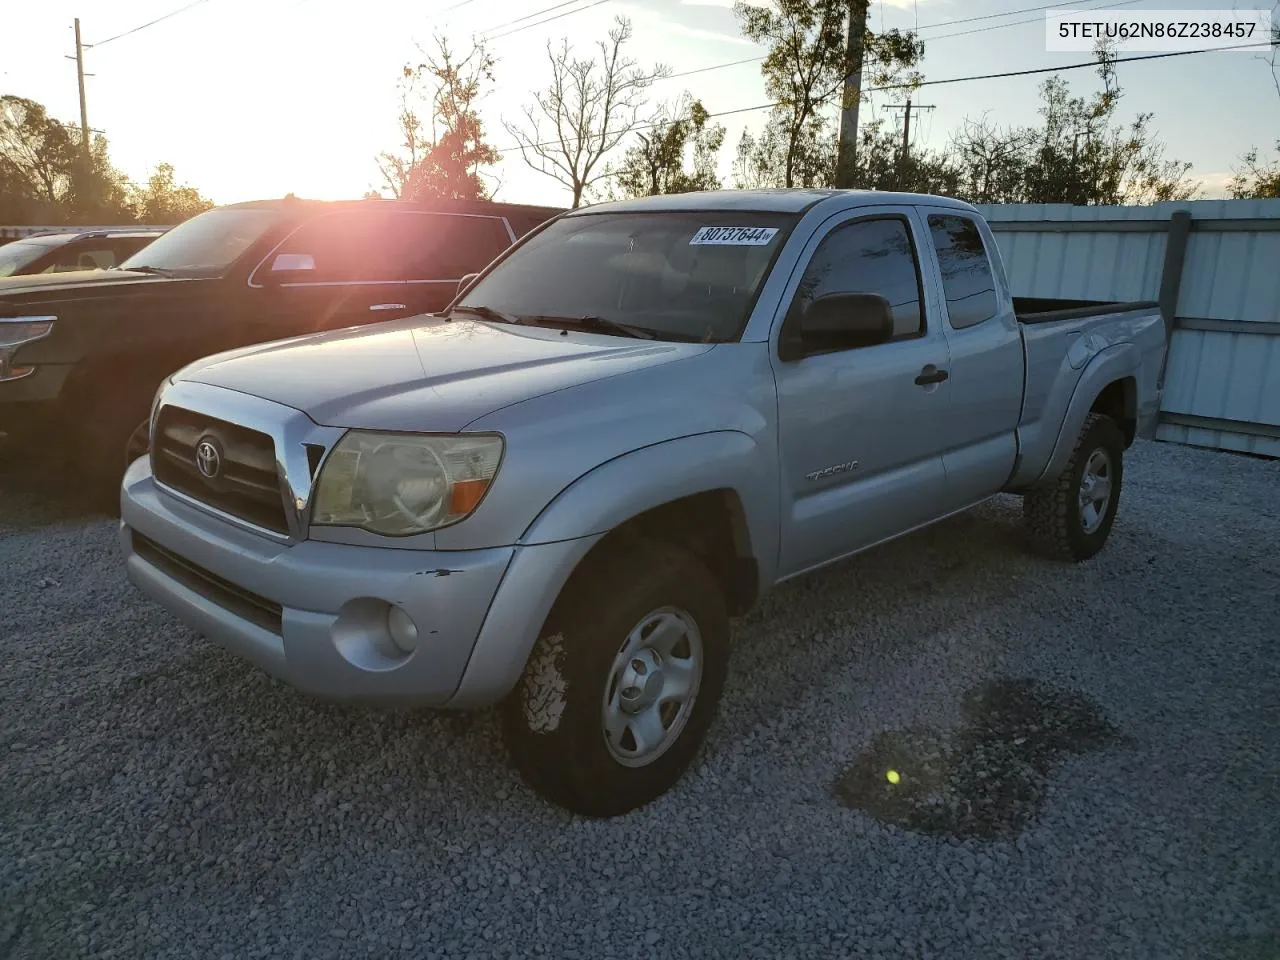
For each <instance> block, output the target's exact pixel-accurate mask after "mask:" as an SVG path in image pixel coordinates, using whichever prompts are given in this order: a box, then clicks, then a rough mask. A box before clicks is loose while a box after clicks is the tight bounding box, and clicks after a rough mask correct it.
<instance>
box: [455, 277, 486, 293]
mask: <svg viewBox="0 0 1280 960" xmlns="http://www.w3.org/2000/svg"><path fill="white" fill-rule="evenodd" d="M478 276H480V274H478V273H468V274H467V275H466V276H465V277H463V278H462V279H461V280H459V281H458V290H457V292H456V293H455V294H454V296H455V297H460V296H462V292H463V291H464V290H466V289H467V287H469V286H471V284H473V283H474V282H475V279H476V277H478Z"/></svg>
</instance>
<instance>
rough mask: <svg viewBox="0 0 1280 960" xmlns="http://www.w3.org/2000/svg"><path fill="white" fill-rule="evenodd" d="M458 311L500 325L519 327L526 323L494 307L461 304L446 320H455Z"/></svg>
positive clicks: (451, 311)
mask: <svg viewBox="0 0 1280 960" xmlns="http://www.w3.org/2000/svg"><path fill="white" fill-rule="evenodd" d="M457 311H462V312H464V313H472V314H475V315H476V316H477V317H479V318H480V319H481V320H496V321H497V322H498V323H514V324H516V325H517V326H519V325H520V324H522V323H524V319H523V318H521V317H517V316H516V315H515V314H513V313H503V312H502V311H501V310H495V309H493V307H486V306H483V305H482V306H478V307H473V306H471V305H470V304H467V303H463V304H459V305H458V306H456V307H454V308H453V309H452V310H450V311H449V314H448V316H446V317H445V319H446V320H451V319H453V314H454V313H455V312H457Z"/></svg>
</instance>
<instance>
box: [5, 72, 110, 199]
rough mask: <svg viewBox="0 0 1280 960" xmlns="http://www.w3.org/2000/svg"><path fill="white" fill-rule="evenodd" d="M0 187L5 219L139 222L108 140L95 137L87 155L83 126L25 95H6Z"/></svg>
mask: <svg viewBox="0 0 1280 960" xmlns="http://www.w3.org/2000/svg"><path fill="white" fill-rule="evenodd" d="M86 161H87V162H86ZM0 186H3V190H0V213H2V214H3V216H0V219H4V220H6V221H9V222H17V223H128V222H130V221H132V220H133V209H132V207H131V205H130V189H131V188H130V184H129V181H128V178H126V177H125V176H124V175H123V174H122V173H121V172H120V171H119V170H117V169H116V168H115V166H114V165H113V164H112V162H111V157H110V149H109V145H108V143H107V139H106V138H105V137H104V136H102V135H100V134H99V135H96V136H94V137H93V138H92V140H91V141H90V144H89V150H88V155H87V157H86V153H85V151H84V150H83V149H82V148H81V134H80V130H79V128H78V127H75V126H72V125H71V124H66V123H63V122H61V121H59V120H56V119H54V118H53V117H51V116H49V113H48V111H47V110H46V109H45V108H44V107H43V106H42V105H41V104H39V103H37V102H35V101H34V100H29V99H27V98H25V97H16V96H12V95H7V96H0Z"/></svg>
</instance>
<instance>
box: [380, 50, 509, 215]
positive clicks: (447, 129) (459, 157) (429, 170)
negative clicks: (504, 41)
mask: <svg viewBox="0 0 1280 960" xmlns="http://www.w3.org/2000/svg"><path fill="white" fill-rule="evenodd" d="M435 44H436V50H435V52H434V53H433V54H432V55H430V56H428V57H427V58H426V60H425V61H424V62H422V63H419V64H418V65H417V66H411V65H406V66H405V67H404V70H403V75H402V76H401V80H400V117H399V121H400V134H401V137H402V138H403V139H402V141H401V149H400V152H397V153H392V152H384V153H381V154H379V155H378V169H379V171H380V172H381V173H382V179H383V182H384V183H385V185H386V187H387V189H388V190H390V192H391V194H392V196H394V197H396V198H398V199H401V200H425V199H431V198H448V199H458V200H482V199H486V198H487V197H488V196H489V188H488V186H487V185H486V183H485V181H484V176H485V174H484V170H485V168H487V167H491V166H493V165H494V164H495V163H497V162H498V160H499V156H498V151H497V150H496V149H495V148H494V147H493V146H492V145H491V144H489V143H487V142H486V140H485V132H484V124H483V123H482V121H481V120H480V115H479V112H478V106H479V101H480V99H481V98H482V97H483V93H484V87H485V85H486V84H488V83H492V82H493V67H494V59H493V57H492V56H490V54H489V52H488V51H487V50H486V49H485V46H484V44H483V43H476V44H475V45H474V46H473V47H472V48H471V51H470V52H469V53H468V54H467V55H466V56H465V57H462V58H459V57H458V56H457V55H456V54H455V53H454V52H453V51H452V50H451V49H450V47H449V42H448V40H446V39H445V38H444V37H443V36H439V35H437V36H436V38H435ZM424 118H425V122H424Z"/></svg>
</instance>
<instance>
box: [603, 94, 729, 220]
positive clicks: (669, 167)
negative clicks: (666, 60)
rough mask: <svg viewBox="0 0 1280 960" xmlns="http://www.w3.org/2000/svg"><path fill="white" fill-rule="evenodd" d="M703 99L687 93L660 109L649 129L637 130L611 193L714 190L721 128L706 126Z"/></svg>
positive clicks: (642, 194) (637, 194)
mask: <svg viewBox="0 0 1280 960" xmlns="http://www.w3.org/2000/svg"><path fill="white" fill-rule="evenodd" d="M708 119H710V118H709V115H708V113H707V110H706V108H705V107H704V106H703V105H702V101H701V100H694V99H692V98H691V97H690V95H689V94H688V93H685V94H684V95H683V96H682V97H681V98H680V99H679V100H677V101H676V102H675V103H670V104H664V105H663V106H661V107H660V108H659V110H658V114H657V117H656V118H655V119H654V120H653V121H652V126H650V127H648V128H647V129H645V130H639V131H637V132H636V139H637V141H639V142H638V143H637V144H636V145H635V146H632V147H628V148H627V151H626V153H625V154H624V155H623V158H622V162H621V164H620V165H619V166H618V168H617V169H616V170H615V171H613V174H614V176H615V178H616V179H615V180H614V192H615V193H616V194H617V195H618V196H621V197H649V196H656V195H658V194H663V193H690V192H692V191H694V190H715V189H718V188H719V186H720V177H719V174H718V173H717V172H716V166H717V163H716V161H717V158H718V155H719V153H720V147H721V146H722V145H723V144H724V127H722V126H720V125H719V124H715V125H711V126H708V125H707V121H708Z"/></svg>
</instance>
